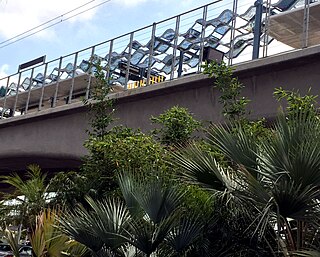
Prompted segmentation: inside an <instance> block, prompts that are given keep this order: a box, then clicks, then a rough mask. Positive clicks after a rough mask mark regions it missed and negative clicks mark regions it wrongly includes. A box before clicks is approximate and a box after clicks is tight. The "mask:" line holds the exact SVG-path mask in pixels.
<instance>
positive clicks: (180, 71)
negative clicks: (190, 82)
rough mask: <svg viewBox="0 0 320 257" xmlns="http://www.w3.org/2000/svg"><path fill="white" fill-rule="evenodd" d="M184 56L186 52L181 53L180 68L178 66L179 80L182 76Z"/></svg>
mask: <svg viewBox="0 0 320 257" xmlns="http://www.w3.org/2000/svg"><path fill="white" fill-rule="evenodd" d="M183 56H184V52H183V51H180V56H179V66H178V78H180V77H181V75H182V65H183Z"/></svg>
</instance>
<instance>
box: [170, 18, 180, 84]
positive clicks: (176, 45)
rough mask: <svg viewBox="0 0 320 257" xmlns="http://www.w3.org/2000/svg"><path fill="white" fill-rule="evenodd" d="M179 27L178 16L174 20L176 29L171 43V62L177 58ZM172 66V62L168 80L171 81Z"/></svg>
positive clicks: (172, 74)
mask: <svg viewBox="0 0 320 257" xmlns="http://www.w3.org/2000/svg"><path fill="white" fill-rule="evenodd" d="M179 27H180V15H179V16H177V18H176V29H175V32H174V33H175V34H174V43H173V53H172V55H173V60H175V59H176V57H177V47H178V38H179ZM174 65H175V63H174V62H172V64H171V72H170V80H172V79H173V76H174Z"/></svg>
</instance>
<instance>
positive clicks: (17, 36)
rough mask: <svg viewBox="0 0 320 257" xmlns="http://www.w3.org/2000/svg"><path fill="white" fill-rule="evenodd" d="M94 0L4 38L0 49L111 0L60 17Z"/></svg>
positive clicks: (0, 43)
mask: <svg viewBox="0 0 320 257" xmlns="http://www.w3.org/2000/svg"><path fill="white" fill-rule="evenodd" d="M94 1H95V0H91V1H89V2H87V3H85V4H83V5H81V6H78V7H77V8H75V9H73V10H70V11H68V12H66V13H64V14H62V15H59V16H57V17H55V18H53V19H51V20H49V21H46V22H44V23H42V24H40V25H38V26H36V27H34V28H32V29H29V30H27V31H25V32H23V33H20V34H18V35H16V36H14V37H12V38H10V39H7V40H5V41H2V42H0V49H1V48H4V47H7V46H9V45H11V44H14V43H16V42H18V41H21V40H23V39H25V38H28V37H30V36H33V35H35V34H37V33H39V32H42V31H44V30H46V29H48V28H51V27H53V26H55V25H57V24H59V23H62V22H64V21H67V20H69V19H72V18H74V17H76V16H78V15H81V14H83V13H85V12H88V11H90V10H92V9H95V8H97V7H99V6H101V5H103V4H105V3H108V2H110V1H111V0H105V1H103V2H101V3H99V4H97V5H94V6H92V7H90V8H88V9H85V10H83V11H81V12H78V13H76V14H74V15H71V16H70V17H67V18H64V19H62V18H63V17H64V16H65V15H68V14H70V13H72V12H74V11H76V10H78V9H80V8H83V7H84V6H86V5H88V4H90V3H92V2H94ZM57 19H60V20H59V21H57V22H55V23H53V24H50V23H52V22H53V21H55V20H57ZM46 24H50V25H48V26H46V27H43V26H44V25H46ZM37 28H41V29H39V30H36V29H37ZM34 30H36V31H34ZM31 31H34V32H32V33H30V34H28V33H29V32H31ZM25 34H27V35H26V36H23V35H25ZM21 36H23V37H21ZM16 38H18V39H16ZM14 39H16V40H14ZM12 40H14V41H12ZM7 42H8V43H7ZM5 43H7V44H5Z"/></svg>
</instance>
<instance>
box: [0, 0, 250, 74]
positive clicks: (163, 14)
mask: <svg viewBox="0 0 320 257" xmlns="http://www.w3.org/2000/svg"><path fill="white" fill-rule="evenodd" d="M223 1H225V0H223ZM247 1H248V0H247ZM211 2H212V1H209V0H54V1H52V0H0V21H1V23H0V78H3V77H5V76H7V75H10V74H13V73H15V72H16V71H17V69H18V65H19V64H21V63H25V62H27V61H30V60H32V59H35V58H37V57H40V56H43V55H46V60H47V61H49V60H52V59H56V58H59V57H60V56H64V55H67V54H69V53H73V52H76V51H78V50H81V49H83V48H86V47H89V46H92V45H95V44H98V43H100V42H102V41H106V40H109V39H112V38H113V37H116V36H119V35H122V34H125V33H128V32H130V31H132V30H136V29H138V28H141V27H144V26H147V25H150V24H152V23H153V22H158V21H161V20H163V19H166V18H169V17H172V16H175V15H178V14H180V13H182V12H185V11H188V10H190V9H193V8H196V7H199V6H202V5H205V4H208V3H211ZM81 6H82V8H78V7H81ZM76 8H78V9H77V10H75V11H74V12H70V13H67V12H69V11H71V10H73V9H76ZM89 8H92V9H91V10H89V11H86V12H84V13H82V14H80V15H77V16H75V17H72V18H70V17H71V16H74V15H75V14H77V13H79V12H82V11H84V10H86V9H89ZM66 13H67V14H66ZM63 14H65V15H63ZM62 15H63V16H62ZM57 17H59V18H58V19H55V20H53V21H52V22H51V23H47V24H46V25H45V26H48V25H51V24H53V23H58V24H57V25H54V26H52V27H50V28H48V29H45V30H43V31H41V32H39V33H36V34H34V35H32V36H30V37H27V38H24V39H22V40H20V41H18V42H15V43H12V44H10V45H6V44H7V43H10V42H12V41H7V40H9V39H11V38H12V37H15V36H17V35H19V34H21V33H24V32H25V31H28V30H30V29H31V28H34V27H36V26H39V25H40V24H43V23H45V22H48V21H50V20H52V19H54V18H57ZM63 20H64V21H63ZM39 29H41V28H39Z"/></svg>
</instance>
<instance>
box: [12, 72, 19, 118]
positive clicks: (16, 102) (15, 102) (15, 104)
mask: <svg viewBox="0 0 320 257" xmlns="http://www.w3.org/2000/svg"><path fill="white" fill-rule="evenodd" d="M20 81H21V72H20V73H19V79H18V84H17V92H16V99H15V101H14V106H13V110H12V117H13V116H14V114H15V112H16V109H17V104H18V97H19V87H20Z"/></svg>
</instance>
